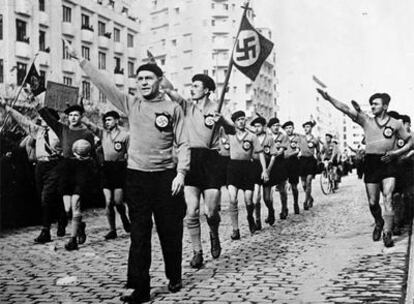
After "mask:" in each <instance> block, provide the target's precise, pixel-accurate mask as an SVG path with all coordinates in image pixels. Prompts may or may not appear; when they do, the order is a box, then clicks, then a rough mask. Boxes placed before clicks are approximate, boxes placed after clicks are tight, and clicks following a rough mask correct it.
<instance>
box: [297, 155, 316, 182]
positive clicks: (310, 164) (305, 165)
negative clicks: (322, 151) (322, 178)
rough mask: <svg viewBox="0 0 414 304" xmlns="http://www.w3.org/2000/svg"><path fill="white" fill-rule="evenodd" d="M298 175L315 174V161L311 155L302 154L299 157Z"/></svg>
mask: <svg viewBox="0 0 414 304" xmlns="http://www.w3.org/2000/svg"><path fill="white" fill-rule="evenodd" d="M299 164H300V176H303V177H306V176H308V175H315V174H316V171H317V161H316V158H315V157H313V156H303V157H301V158H299Z"/></svg>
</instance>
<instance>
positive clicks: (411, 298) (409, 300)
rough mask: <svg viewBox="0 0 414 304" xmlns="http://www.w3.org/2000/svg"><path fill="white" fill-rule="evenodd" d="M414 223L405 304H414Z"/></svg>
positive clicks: (410, 241) (411, 232)
mask: <svg viewBox="0 0 414 304" xmlns="http://www.w3.org/2000/svg"><path fill="white" fill-rule="evenodd" d="M413 229H414V221H413V222H412V224H411V231H410V240H409V250H408V274H407V286H406V289H405V302H404V303H405V304H414V233H413V232H414V230H413Z"/></svg>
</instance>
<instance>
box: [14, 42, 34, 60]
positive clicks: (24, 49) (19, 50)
mask: <svg viewBox="0 0 414 304" xmlns="http://www.w3.org/2000/svg"><path fill="white" fill-rule="evenodd" d="M16 56H18V57H24V58H31V57H32V49H31V47H30V44H29V43H26V42H22V41H16Z"/></svg>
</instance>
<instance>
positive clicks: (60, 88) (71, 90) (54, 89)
mask: <svg viewBox="0 0 414 304" xmlns="http://www.w3.org/2000/svg"><path fill="white" fill-rule="evenodd" d="M78 97H79V88H78V87H71V86H67V85H64V84H61V83H57V82H53V81H48V82H47V89H46V96H45V106H46V107H49V108H52V109H55V110H57V111H64V110H65V109H66V108H67V107H69V106H71V105H75V104H77V103H78Z"/></svg>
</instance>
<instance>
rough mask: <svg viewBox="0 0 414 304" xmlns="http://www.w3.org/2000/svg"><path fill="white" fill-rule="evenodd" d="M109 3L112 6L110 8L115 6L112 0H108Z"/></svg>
mask: <svg viewBox="0 0 414 304" xmlns="http://www.w3.org/2000/svg"><path fill="white" fill-rule="evenodd" d="M109 5H110V6H112V8H114V7H115V1H114V0H109Z"/></svg>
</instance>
